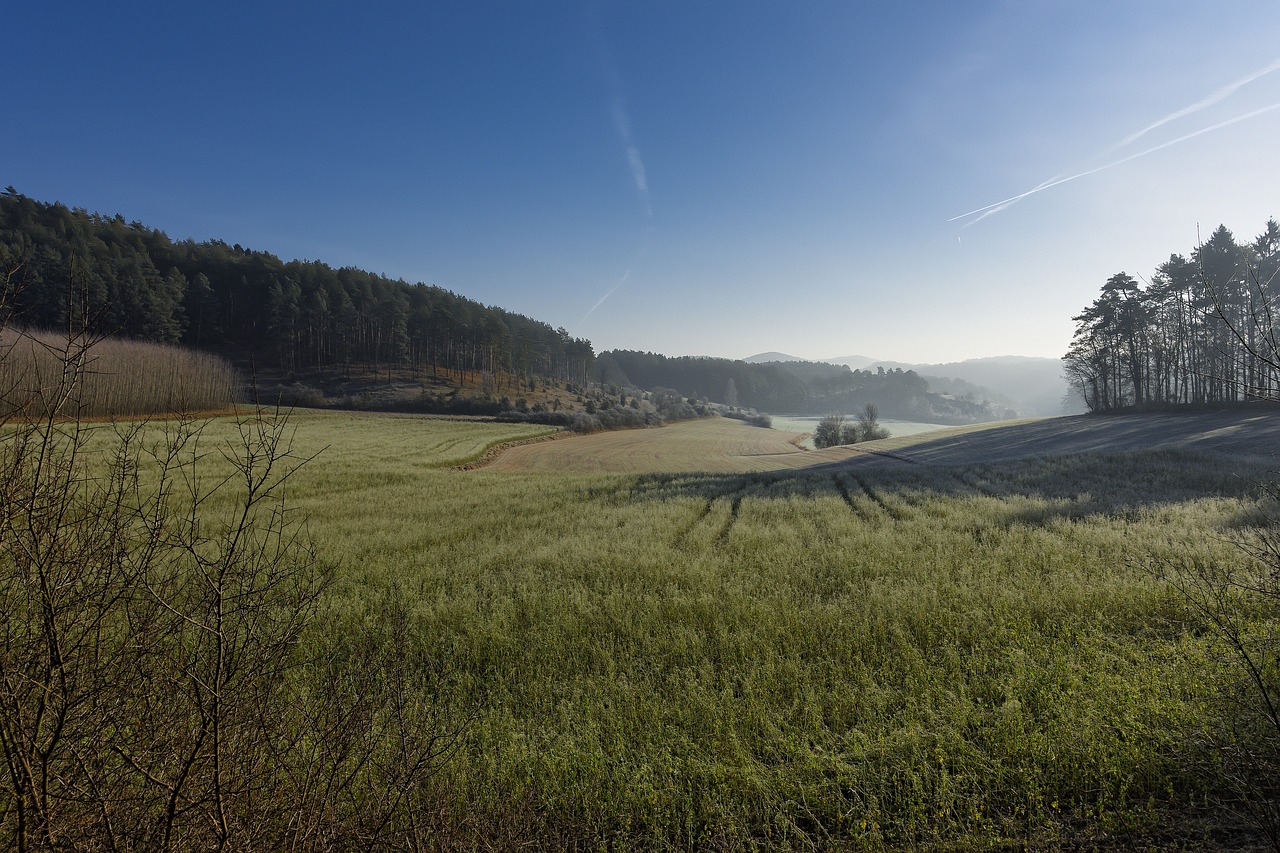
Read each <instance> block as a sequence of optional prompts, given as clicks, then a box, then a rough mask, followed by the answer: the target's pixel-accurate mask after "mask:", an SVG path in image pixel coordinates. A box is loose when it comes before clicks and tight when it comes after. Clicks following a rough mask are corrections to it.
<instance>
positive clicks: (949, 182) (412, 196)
mask: <svg viewBox="0 0 1280 853" xmlns="http://www.w3.org/2000/svg"><path fill="white" fill-rule="evenodd" d="M3 17H4V19H5V20H4V31H5V34H6V38H5V50H4V51H3V54H2V56H3V58H0V64H2V65H0V67H2V68H3V79H4V81H5V82H6V85H5V86H4V100H3V102H4V111H3V115H4V130H3V132H0V186H4V185H11V186H13V187H15V188H16V189H17V190H18V191H19V192H21V193H23V194H25V195H28V196H31V197H33V198H36V199H39V200H41V201H46V202H52V201H60V202H62V203H63V204H66V205H69V206H71V207H77V208H84V209H87V210H90V211H98V212H101V213H104V214H108V215H112V214H116V213H120V214H122V215H123V216H124V217H125V218H126V219H127V220H130V221H133V220H138V221H141V222H143V223H144V224H146V225H148V226H150V227H154V228H158V229H160V230H162V231H164V232H165V233H167V234H168V235H169V236H170V237H172V238H174V239H185V238H193V239H195V240H208V239H220V240H224V241H226V242H228V243H239V244H241V245H243V246H245V247H248V248H252V249H257V250H262V251H268V252H272V253H274V254H276V255H279V256H280V257H282V258H284V259H286V260H289V259H293V258H301V259H310V260H319V261H324V262H326V263H328V264H330V265H331V266H335V267H341V266H355V267H360V268H362V269H367V270H371V271H373V272H377V273H382V274H385V275H388V276H391V277H393V278H403V279H405V280H406V281H410V282H425V283H428V284H434V285H439V286H440V287H443V288H446V289H448V290H451V291H454V292H456V293H459V294H462V295H464V296H467V297H470V298H472V299H476V300H478V301H480V302H483V303H486V304H490V305H499V306H501V307H503V308H506V309H508V310H511V311H516V312H519V313H522V314H526V315H528V316H531V317H534V318H536V319H539V320H542V321H545V322H547V323H550V324H551V325H552V326H557V327H559V326H563V327H565V328H566V329H567V330H568V331H569V332H570V333H571V334H573V335H575V336H578V337H585V338H589V339H590V340H591V341H592V342H593V343H594V344H595V346H596V349H597V351H601V350H607V349H615V348H619V349H637V350H648V351H653V352H660V353H665V354H667V355H712V356H722V357H728V358H742V357H746V356H749V355H752V354H754V353H758V352H763V351H781V352H785V353H789V354H791V355H795V356H799V357H802V358H811V359H825V358H832V357H836V356H844V355H852V354H860V355H865V356H868V357H872V358H877V359H887V360H896V361H901V362H909V363H919V362H947V361H960V360H964V359H968V358H977V357H984V356H998V355H1028V356H1047V357H1058V356H1061V355H1062V354H1063V353H1064V352H1065V351H1066V349H1067V347H1068V345H1069V343H1070V340H1071V334H1072V330H1073V323H1072V321H1071V317H1072V316H1073V315H1075V314H1078V313H1080V311H1081V310H1083V309H1084V308H1085V307H1086V306H1087V305H1088V304H1089V303H1091V302H1092V301H1093V300H1094V299H1095V298H1096V297H1097V295H1098V291H1099V288H1100V287H1101V285H1102V283H1103V282H1104V281H1105V280H1106V279H1107V278H1108V277H1110V276H1111V275H1113V274H1114V273H1117V272H1120V271H1126V272H1129V273H1130V274H1133V275H1135V276H1143V277H1146V276H1149V275H1150V273H1151V272H1152V271H1153V270H1154V269H1155V267H1156V266H1157V265H1158V264H1160V263H1161V262H1162V261H1164V260H1167V259H1168V257H1169V256H1170V255H1171V254H1174V253H1179V254H1184V255H1186V254H1190V252H1191V251H1192V250H1193V249H1194V247H1195V246H1196V243H1197V240H1198V235H1200V236H1204V237H1206V238H1207V236H1208V234H1209V233H1211V232H1212V230H1213V229H1214V228H1216V227H1217V226H1218V225H1219V224H1224V225H1226V226H1227V227H1228V228H1229V229H1231V230H1232V232H1233V233H1234V234H1235V235H1236V237H1237V238H1238V239H1241V240H1249V239H1252V238H1253V237H1255V236H1256V235H1258V234H1259V233H1261V232H1262V230H1263V228H1264V226H1265V224H1266V221H1267V220H1268V219H1269V218H1271V217H1273V216H1274V217H1280V158H1278V156H1277V154H1278V150H1280V149H1278V148H1277V144H1276V140H1280V38H1277V36H1280V3H1277V2H1276V0H1220V2H1217V3H1204V2H1202V0H1201V1H1200V2H1190V0H1187V2H1184V1H1183V0H919V2H908V0H903V2H900V3H871V2H857V0H775V2H761V0H698V2H688V0H681V2H676V0H633V2H621V0H613V2H604V1H603V0H540V2H529V0H457V2H452V0H450V2H438V0H433V2H377V0H370V2H367V3H360V4H357V3H353V2H349V0H348V2H342V3H334V2H326V0H315V2H306V3H302V2H291V3H285V2H279V3H277V2H270V0H258V2H254V3H242V2H239V0H225V2H220V3H216V4H214V3H173V2H164V3H159V2H150V0H138V2H130V3H115V4H107V3H98V2H95V3H85V2H78V0H72V2H61V3H49V2H39V0H10V2H9V3H8V4H7V8H6V10H5V14H4V16H3Z"/></svg>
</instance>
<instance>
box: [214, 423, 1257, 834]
mask: <svg viewBox="0 0 1280 853" xmlns="http://www.w3.org/2000/svg"><path fill="white" fill-rule="evenodd" d="M293 423H294V426H295V427H296V434H295V438H294V450H295V452H296V453H297V454H299V455H301V456H310V455H311V454H313V453H316V452H318V451H323V452H322V453H321V455H320V456H319V457H318V458H316V459H315V460H314V461H312V462H310V463H308V464H307V465H305V466H304V467H303V468H302V469H301V470H300V471H299V472H298V473H297V475H296V476H295V478H294V479H293V480H292V482H291V485H290V492H289V494H290V501H291V503H292V505H293V506H294V507H295V508H297V509H299V510H302V511H304V512H306V513H307V514H308V516H309V518H310V531H311V534H312V536H313V538H314V540H315V544H316V546H317V548H318V551H319V553H320V556H321V558H322V559H323V560H326V561H330V562H332V563H335V564H336V565H337V566H338V577H339V582H338V583H337V585H336V586H335V588H334V589H333V591H332V592H331V593H330V597H329V602H328V605H327V607H328V611H329V616H328V617H327V619H326V621H325V624H326V625H327V626H328V627H327V629H326V630H327V631H333V630H335V628H334V626H339V627H338V628H337V629H336V630H340V626H341V625H342V624H344V621H345V622H346V623H351V622H354V621H359V620H370V619H371V620H376V619H377V618H378V610H377V607H378V605H377V602H378V601H379V600H380V599H379V597H380V596H381V595H383V594H384V593H385V591H386V590H387V589H388V588H389V587H391V586H393V585H394V586H395V587H397V588H398V589H399V590H400V591H401V592H402V593H403V594H404V595H405V597H406V599H407V600H408V601H409V602H410V618H411V620H412V623H413V626H414V636H415V637H416V641H417V644H418V645H417V647H416V648H417V654H418V655H420V656H421V659H422V660H423V661H425V662H426V665H425V666H424V669H423V671H424V672H427V673H429V677H425V676H424V678H425V679H426V680H425V681H424V684H423V689H424V690H426V691H429V692H430V693H431V694H432V696H433V697H434V701H435V702H437V703H438V704H439V705H441V706H442V707H448V708H452V709H455V710H459V711H460V712H462V713H464V714H465V715H466V716H467V718H468V719H469V722H468V724H467V725H466V726H465V727H464V728H463V729H462V731H461V734H460V736H459V737H460V742H459V747H460V748H459V751H458V752H457V753H455V754H454V756H453V758H452V759H451V761H450V763H449V764H448V766H447V767H445V768H444V770H443V772H442V773H441V774H440V775H439V776H438V777H437V779H436V783H435V784H436V785H437V786H438V789H439V790H438V798H439V806H438V813H437V814H435V815H434V816H433V817H432V818H431V820H432V824H433V826H435V828H436V832H437V834H438V837H439V839H440V840H441V843H442V844H446V845H456V846H472V845H496V846H508V845H513V844H515V843H517V842H519V841H524V840H529V839H534V840H536V841H537V842H538V843H539V844H540V845H541V846H546V847H562V846H570V845H581V846H591V847H594V846H605V845H621V846H633V847H638V848H646V849H651V848H688V847H705V846H711V847H741V846H750V845H762V846H788V847H796V848H805V847H813V846H839V847H850V848H864V849H877V848H880V847H882V846H885V845H897V846H907V847H914V846H944V847H945V846H956V847H964V848H968V847H971V846H978V845H997V846H999V845H1002V844H1012V845H1014V846H1017V845H1021V844H1024V843H1036V844H1047V845H1053V844H1063V845H1066V846H1070V845H1071V844H1073V843H1076V842H1080V841H1081V840H1090V839H1093V840H1097V839H1106V838H1116V837H1119V838H1126V837H1130V836H1129V835H1126V833H1137V834H1139V835H1155V836H1159V835H1160V834H1161V833H1162V832H1166V831H1167V827H1168V825H1169V821H1170V815H1177V814H1179V813H1181V812H1182V811H1183V810H1184V809H1186V808H1187V807H1189V806H1191V805H1194V804H1195V803H1197V802H1202V801H1203V799H1204V797H1205V796H1206V795H1210V794H1213V793H1214V792H1213V791H1212V790H1210V789H1209V785H1210V783H1209V782H1208V781H1206V779H1205V778H1204V776H1203V775H1202V774H1199V773H1197V772H1196V770H1195V767H1194V762H1193V758H1194V756H1193V755H1191V753H1190V750H1191V747H1190V746H1189V745H1188V743H1189V737H1188V734H1189V733H1194V732H1198V731H1202V730H1204V729H1206V728H1213V727H1215V726H1221V725H1223V723H1224V721H1222V720H1221V719H1217V718H1214V717H1213V716H1212V714H1211V713H1210V711H1209V710H1208V708H1209V707H1210V706H1209V704H1208V701H1209V698H1210V694H1211V693H1212V690H1213V685H1214V683H1215V680H1216V679H1219V678H1221V677H1225V676H1223V674H1222V672H1221V670H1220V668H1219V666H1218V664H1217V662H1216V661H1217V658H1216V657H1215V656H1214V647H1213V641H1212V639H1211V637H1210V636H1209V635H1207V634H1206V633H1205V632H1204V631H1203V630H1200V628H1199V626H1198V623H1197V621H1196V619H1195V618H1194V615H1193V614H1192V613H1190V612H1189V609H1188V608H1187V607H1186V606H1185V604H1184V603H1182V602H1181V601H1180V600H1179V599H1178V598H1177V597H1176V596H1174V595H1173V594H1171V592H1170V590H1169V589H1168V588H1166V587H1165V586H1164V585H1162V584H1161V583H1160V582H1158V581H1157V580H1155V579H1153V577H1152V575H1151V573H1150V572H1149V571H1148V568H1147V567H1148V566H1149V565H1150V564H1152V563H1153V562H1154V561H1168V562H1174V563H1178V562H1188V561H1194V560H1201V561H1218V562H1222V563H1231V562H1239V561H1241V560H1242V557H1241V554H1240V552H1239V551H1238V550H1237V549H1236V548H1235V547H1234V546H1233V545H1232V544H1231V542H1230V541H1229V540H1230V534H1231V532H1232V531H1240V530H1242V529H1247V528H1248V526H1249V525H1250V524H1254V523H1258V521H1259V519H1260V515H1259V511H1260V505H1259V502H1258V499H1257V497H1256V495H1255V489H1254V487H1253V486H1251V485H1250V479H1251V478H1261V477H1263V476H1265V475H1266V472H1265V471H1262V470H1255V469H1245V470H1240V469H1237V468H1233V467H1232V466H1230V465H1226V464H1224V463H1223V461H1222V460H1221V459H1216V458H1211V457H1206V456H1199V455H1195V454H1191V453H1184V452H1177V453H1174V452H1151V453H1134V454H1126V455H1117V456H1109V457H1062V458H1056V459H1047V460H1038V461H1029V462H1019V463H1008V464H992V465H976V466H966V467H955V468H939V469H923V468H911V469H905V470H902V471H875V472H872V471H866V472H855V471H844V472H837V473H831V472H826V473H804V472H794V473H786V474H755V475H735V474H715V475H710V474H708V475H698V474H680V475H661V474H658V475H654V474H648V475H643V476H641V475H595V476H591V475H567V474H556V473H527V474H514V473H502V472H497V471H487V470H483V469H482V470H477V471H460V470H454V469H453V468H451V467H450V466H456V465H458V464H461V463H463V462H466V461H468V460H471V459H474V458H476V457H478V456H479V455H480V454H482V453H483V452H484V450H485V449H486V448H487V447H489V446H491V445H493V444H495V443H500V442H504V441H512V440H518V439H522V438H528V437H533V436H536V435H538V434H540V433H542V432H545V429H543V428H538V427H527V426H521V425H495V424H479V423H458V422H451V421H441V420H430V419H423V418H400V417H387V416H372V415H346V414H334V413H306V414H296V415H295V416H294V420H293ZM231 434H232V433H231V430H230V425H229V422H227V421H217V422H215V423H213V424H212V425H211V426H210V427H209V429H208V431H207V432H206V435H205V441H206V443H207V445H208V446H213V445H214V444H216V443H217V441H219V440H222V439H223V438H225V437H227V436H228V435H231ZM1240 474H1243V475H1244V476H1243V477H1242V476H1239V475H1240ZM323 641H324V638H323V637H317V638H315V642H318V643H319V642H323ZM1175 829H1176V828H1175Z"/></svg>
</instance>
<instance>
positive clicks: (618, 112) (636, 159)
mask: <svg viewBox="0 0 1280 853" xmlns="http://www.w3.org/2000/svg"><path fill="white" fill-rule="evenodd" d="M613 126H614V128H615V129H616V130H617V131H618V138H619V139H620V140H621V141H622V148H623V151H625V152H626V155H627V166H628V167H629V168H630V169H631V180H632V182H633V183H634V184H635V185H636V192H637V193H638V194H639V195H640V200H641V201H643V202H644V212H645V215H646V216H650V217H652V216H653V205H652V204H651V203H650V201H649V179H648V178H647V177H646V175H645V169H644V160H642V159H641V158H640V149H639V148H637V147H636V144H635V141H634V140H633V139H632V137H631V119H630V118H629V117H628V116H627V111H626V109H625V108H623V106H622V100H621V98H615V99H614V101H613Z"/></svg>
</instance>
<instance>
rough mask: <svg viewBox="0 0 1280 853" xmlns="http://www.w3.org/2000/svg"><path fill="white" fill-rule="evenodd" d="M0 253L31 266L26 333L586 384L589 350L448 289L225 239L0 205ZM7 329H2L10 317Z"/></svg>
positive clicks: (308, 366) (339, 370)
mask: <svg viewBox="0 0 1280 853" xmlns="http://www.w3.org/2000/svg"><path fill="white" fill-rule="evenodd" d="M0 254H4V255H8V256H9V257H12V258H21V259H23V262H24V268H23V282H24V285H23V289H22V292H21V293H15V294H13V295H12V299H11V300H9V301H8V302H7V303H6V304H7V310H8V312H9V314H10V316H13V317H14V318H15V320H17V321H20V322H21V323H22V324H23V325H24V326H26V327H29V328H47V329H58V328H64V329H65V328H66V327H67V322H68V319H70V320H71V321H72V322H73V323H75V324H79V323H81V322H82V321H92V324H93V325H94V328H95V330H96V331H98V332H99V333H101V334H104V335H111V336H118V337H125V338H133V339H139V340H148V341H154V342H158V343H177V344H183V345H186V346H189V347H195V348H198V349H203V350H209V351H213V352H217V353H220V354H223V355H226V356H228V357H230V358H231V359H232V360H233V361H235V362H236V363H237V364H240V365H250V364H252V365H253V366H255V367H256V368H258V369H266V370H271V371H279V372H280V374H281V375H283V376H289V375H292V374H294V373H295V372H302V371H308V372H312V373H316V372H318V373H322V374H324V373H327V374H330V375H349V374H350V373H351V372H353V371H358V370H369V369H372V370H374V371H377V370H380V369H383V368H389V367H391V366H397V367H402V368H410V369H413V370H424V371H425V370H428V369H430V370H431V371H433V372H436V373H438V372H440V371H444V372H446V373H449V372H456V373H458V374H459V375H461V373H462V372H464V371H484V372H487V373H491V374H495V375H497V376H500V377H501V376H506V377H524V378H531V377H539V378H543V379H551V380H557V381H561V382H579V383H580V382H585V381H586V380H587V379H588V377H589V373H590V371H591V368H592V366H593V364H594V352H593V351H592V347H591V342H590V341H587V340H583V339H579V338H574V337H571V336H570V335H569V333H568V332H566V331H565V330H564V329H563V328H560V329H553V328H552V327H551V326H550V325H549V324H547V323H544V322H540V321H538V320H533V319H530V318H529V317H525V316H523V315H520V314H514V313H512V312H509V311H505V310H503V309H501V308H497V307H492V306H485V305H482V304H480V303H479V302H476V301H474V300H471V299H468V298H466V297H463V296H459V295H458V294H456V293H452V292H450V291H448V290H445V289H443V288H440V287H436V286H431V285H426V284H410V283H408V282H406V281H403V280H397V279H389V278H386V277H385V276H380V275H375V274H373V273H369V272H365V271H363V270H359V269H354V268H351V267H343V268H340V269H334V268H332V267H330V266H328V265H327V264H324V263H321V262H319V261H298V260H294V261H288V262H285V261H282V260H281V259H280V258H278V257H276V256H275V255H272V254H270V253H269V252H261V251H253V250H251V249H246V248H243V247H241V246H240V245H239V244H238V243H237V244H234V245H230V246H229V245H227V244H226V243H225V242H222V241H221V240H209V241H205V242H195V241H194V240H190V239H187V240H173V239H170V238H169V237H168V236H167V235H166V234H165V233H164V232H162V231H158V230H156V229H154V228H149V227H147V226H145V225H143V224H142V223H140V222H137V221H133V222H126V221H125V219H124V217H122V216H120V215H119V214H117V215H115V216H110V217H108V216H103V215H101V214H98V213H89V212H87V211H85V210H81V209H74V208H68V207H66V206H65V205H62V204H59V203H52V204H48V203H44V202H40V201H36V200H34V199H31V198H28V197H26V196H24V195H21V194H20V193H18V192H16V191H15V190H14V189H13V188H12V187H9V188H7V189H6V191H5V192H4V193H3V194H0ZM3 319H7V318H3Z"/></svg>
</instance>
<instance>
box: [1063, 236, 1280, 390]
mask: <svg viewBox="0 0 1280 853" xmlns="http://www.w3.org/2000/svg"><path fill="white" fill-rule="evenodd" d="M1278 272H1280V225H1277V223H1276V221H1275V220H1274V219H1272V220H1270V221H1268V222H1267V224H1266V227H1265V229H1264V230H1263V232H1262V234H1261V235H1259V236H1258V237H1256V238H1255V239H1253V240H1251V241H1248V242H1243V243H1242V242H1239V241H1237V240H1236V238H1235V236H1234V235H1233V234H1232V233H1231V232H1230V231H1229V230H1227V228H1226V226H1223V225H1219V226H1218V228H1217V229H1216V230H1215V231H1214V232H1213V234H1212V235H1210V237H1209V239H1208V240H1206V241H1204V242H1203V243H1201V244H1200V245H1199V246H1197V247H1196V248H1195V249H1194V250H1193V251H1192V252H1191V255H1190V257H1186V256H1183V255H1178V254H1174V255H1171V256H1170V257H1169V260H1167V261H1165V262H1164V263H1162V264H1160V266H1159V267H1157V268H1156V270H1155V272H1154V273H1153V274H1152V276H1151V278H1150V279H1149V280H1143V281H1141V282H1140V281H1139V280H1138V279H1135V278H1134V277H1133V276H1131V275H1129V274H1128V273H1125V272H1119V273H1116V274H1115V275H1113V276H1111V277H1110V278H1109V279H1107V281H1106V282H1105V283H1104V284H1103V285H1102V292H1101V294H1100V295H1099V296H1098V298H1097V299H1096V300H1094V302H1093V304H1092V305H1090V306H1089V307H1088V308H1086V309H1085V310H1084V311H1083V312H1081V313H1080V314H1079V315H1078V316H1076V317H1073V318H1072V319H1073V320H1074V321H1075V323H1076V330H1075V335H1074V338H1073V339H1072V342H1071V348H1070V349H1069V350H1068V352H1067V354H1066V356H1064V362H1065V370H1066V373H1067V379H1068V381H1069V382H1070V383H1071V385H1072V386H1073V387H1074V388H1075V389H1076V390H1078V391H1079V392H1080V394H1081V396H1082V397H1083V398H1084V400H1085V403H1086V405H1087V406H1088V407H1089V409H1090V410H1091V411H1108V410H1114V409H1120V408H1126V407H1134V406H1138V407H1142V406H1159V405H1169V404H1221V403H1231V402H1238V401H1244V400H1255V399H1275V398H1276V397H1277V395H1278V394H1280V375H1277V371H1276V367H1275V365H1274V363H1272V362H1270V361H1268V360H1267V358H1266V357H1265V356H1266V354H1268V353H1274V352H1276V351H1277V350H1276V344H1277V340H1276V331H1275V323H1274V317H1273V313H1272V312H1273V307H1272V306H1273V304H1274V301H1275V299H1276V296H1277V286H1280V280H1278V279H1277V273H1278Z"/></svg>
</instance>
